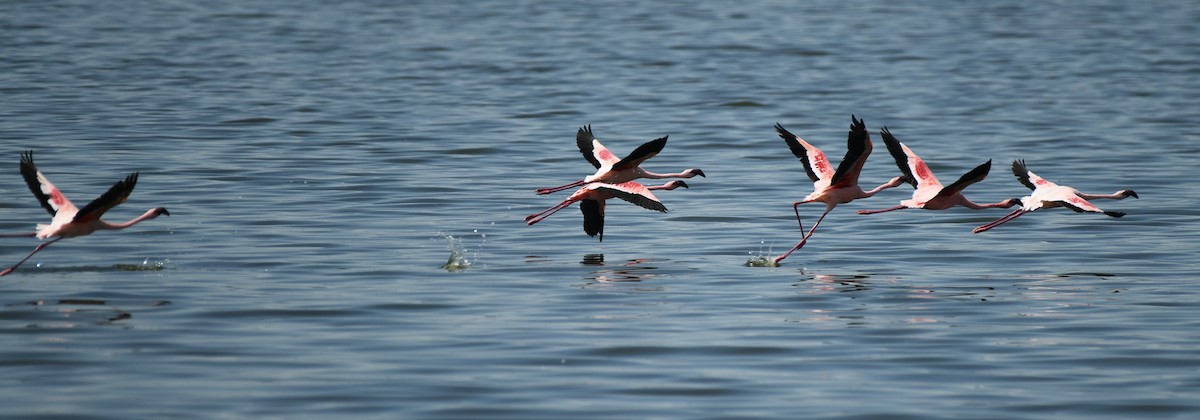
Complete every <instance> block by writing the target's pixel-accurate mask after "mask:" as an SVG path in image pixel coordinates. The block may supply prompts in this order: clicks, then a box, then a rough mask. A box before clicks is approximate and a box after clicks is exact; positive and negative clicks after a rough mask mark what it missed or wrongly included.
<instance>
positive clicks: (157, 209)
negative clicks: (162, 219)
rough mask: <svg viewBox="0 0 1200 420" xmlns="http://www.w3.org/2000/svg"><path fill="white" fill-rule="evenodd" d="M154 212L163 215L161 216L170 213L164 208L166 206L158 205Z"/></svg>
mask: <svg viewBox="0 0 1200 420" xmlns="http://www.w3.org/2000/svg"><path fill="white" fill-rule="evenodd" d="M154 214H157V215H163V216H170V215H171V212H169V211H167V208H166V207H158V208H156V209H154Z"/></svg>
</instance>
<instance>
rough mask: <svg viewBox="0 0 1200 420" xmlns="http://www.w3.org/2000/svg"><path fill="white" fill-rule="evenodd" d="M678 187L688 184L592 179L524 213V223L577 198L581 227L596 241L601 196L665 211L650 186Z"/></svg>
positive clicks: (600, 220)
mask: <svg viewBox="0 0 1200 420" xmlns="http://www.w3.org/2000/svg"><path fill="white" fill-rule="evenodd" d="M679 187H683V188H688V185H687V183H685V182H683V181H680V180H675V181H671V182H668V183H666V184H663V185H654V186H650V187H647V186H644V185H642V184H639V183H637V182H634V181H626V182H623V183H620V184H604V183H599V182H593V183H590V184H587V185H584V186H583V188H580V189H579V190H576V191H575V193H574V194H571V196H570V197H567V199H566V200H563V201H562V202H561V203H558V204H556V205H554V206H553V207H550V208H548V209H546V210H542V211H541V212H538V213H534V214H531V215H529V216H527V217H525V223H527V224H529V225H533V224H534V223H537V222H540V221H542V219H545V218H547V217H550V215H551V214H554V213H557V212H558V211H559V210H562V209H564V208H567V206H570V205H571V203H574V202H576V201H578V202H579V210H580V211H582V212H583V231H584V232H586V233H587V234H588V236H596V235H600V241H604V201H605V200H607V199H609V198H613V197H616V198H620V199H622V200H625V201H628V202H630V203H633V204H637V205H638V206H641V207H643V208H646V209H650V210H654V211H660V212H663V213H666V212H667V207H666V206H664V205H663V204H662V202H661V201H659V200H658V197H655V196H654V193H651V192H650V190H673V189H676V188H679Z"/></svg>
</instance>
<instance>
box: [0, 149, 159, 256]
mask: <svg viewBox="0 0 1200 420" xmlns="http://www.w3.org/2000/svg"><path fill="white" fill-rule="evenodd" d="M21 176H23V177H24V178H25V183H26V184H27V185H29V191H31V192H33V196H34V197H37V199H38V202H40V203H41V204H42V208H44V209H46V211H47V212H50V215H51V216H53V219H51V222H50V224H48V225H45V224H39V225H38V226H37V229H38V230H37V232H33V233H21V234H12V235H4V236H8V237H31V236H32V237H37V238H38V239H46V238H49V237H54V239H51V240H49V241H47V242H43V243H42V244H41V245H38V246H37V248H34V249H33V252H30V253H29V255H26V256H25V258H22V259H21V261H18V262H17V263H16V264H14V265H13V266H12V267H9V268H6V269H4V271H0V276H5V275H8V274H9V273H12V271H13V270H15V269H17V267H20V266H21V264H23V263H24V262H25V261H27V260H29V258H30V257H33V254H36V253H38V251H41V250H42V249H43V248H46V247H47V246H50V244H52V243H55V242H58V241H60V240H63V239H66V238H73V237H76V236H84V235H88V234H91V233H92V232H95V231H97V230H119V229H125V228H128V227H130V226H133V225H136V224H138V223H140V222H142V221H145V220H150V219H153V218H156V217H158V216H160V215H166V216H170V215H171V213H169V212H167V209H166V208H165V207H155V208H152V209H150V210H147V211H146V212H145V213H142V215H141V216H138V217H135V218H133V219H132V220H130V221H128V222H125V223H110V222H107V221H104V220H101V219H100V216H103V215H104V213H105V212H107V211H109V210H111V209H112V208H113V207H116V206H117V205H118V204H121V203H124V202H125V199H127V198H129V194H130V193H132V192H133V187H134V185H137V179H138V173H137V172H134V173H132V174H130V175H129V176H127V177H125V179H124V180H121V181H117V183H116V184H113V186H112V188H109V189H108V191H107V192H105V193H104V194H101V195H100V197H98V198H96V199H95V200H92V202H90V203H88V204H87V205H86V206H83V208H82V209H79V208H76V207H75V205H74V204H71V200H68V199H67V197H66V196H65V195H63V194H62V192H61V191H59V190H58V187H55V186H54V184H51V183H50V181H49V180H48V179H46V176H45V175H43V174H42V172H41V171H39V170H38V169H37V166H35V165H34V164H33V151H32V150H30V151H26V152H25V153H23V154H21Z"/></svg>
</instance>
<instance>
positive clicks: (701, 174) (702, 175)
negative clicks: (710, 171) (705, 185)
mask: <svg viewBox="0 0 1200 420" xmlns="http://www.w3.org/2000/svg"><path fill="white" fill-rule="evenodd" d="M694 172H695V174H696V175H700V176H701V177H704V178H708V177H707V176H704V171H701V170H699V169H695V170H694Z"/></svg>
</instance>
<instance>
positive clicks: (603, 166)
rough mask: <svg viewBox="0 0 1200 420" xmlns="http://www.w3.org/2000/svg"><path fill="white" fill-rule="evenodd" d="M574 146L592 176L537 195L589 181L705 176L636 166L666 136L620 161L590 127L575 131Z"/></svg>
mask: <svg viewBox="0 0 1200 420" xmlns="http://www.w3.org/2000/svg"><path fill="white" fill-rule="evenodd" d="M575 144H576V146H578V147H579V153H582V154H583V158H584V159H587V161H588V162H591V163H592V166H595V167H596V173H595V174H592V175H591V176H588V177H587V178H584V179H581V180H579V181H575V182H572V183H570V184H567V185H562V186H558V187H552V188H540V189H538V190H537V193H538V194H539V195H541V194H550V193H553V192H558V191H562V190H565V189H569V188H573V187H578V186H580V185H583V184H588V183H592V182H603V183H605V184H620V183H623V182H627V181H633V180H635V179H638V178H648V179H663V178H692V177H695V176H697V175H699V176H702V177H703V176H705V175H704V171H702V170H699V169H688V170H685V171H683V172H679V173H674V174H658V173H654V172H650V171H647V170H645V169H642V168H640V167H639V165H641V164H642V162H645V161H646V159H650V158H652V157H654V155H657V154H658V152H661V151H662V149H663V147H665V146H666V145H667V136H662V137H659V138H657V139H654V140H651V141H648V142H646V143H645V144H643V145H641V146H638V147H637V148H636V149H633V152H632V153H630V154H629V156H626V157H625V158H624V159H617V157H616V155H613V154H612V152H610V151H609V150H608V148H606V147H604V145H603V144H600V140H598V139H596V136H595V135H593V134H592V126H591V125H586V126H583V127H580V128H579V131H578V132H576V133H575Z"/></svg>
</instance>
